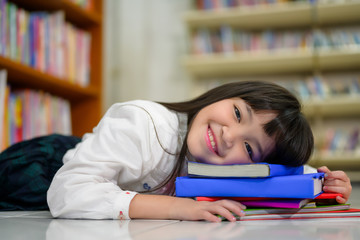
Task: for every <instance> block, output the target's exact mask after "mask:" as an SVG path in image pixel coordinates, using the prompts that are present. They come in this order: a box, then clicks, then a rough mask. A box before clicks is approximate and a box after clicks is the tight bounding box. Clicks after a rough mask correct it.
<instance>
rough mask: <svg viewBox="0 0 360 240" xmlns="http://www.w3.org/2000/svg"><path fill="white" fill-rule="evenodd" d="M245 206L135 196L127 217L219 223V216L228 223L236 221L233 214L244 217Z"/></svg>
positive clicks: (141, 195)
mask: <svg viewBox="0 0 360 240" xmlns="http://www.w3.org/2000/svg"><path fill="white" fill-rule="evenodd" d="M242 209H245V206H244V205H242V204H241V203H239V202H236V201H232V200H220V201H215V202H206V201H195V200H193V199H190V198H178V197H171V196H163V195H144V194H137V195H136V196H135V197H134V198H133V199H132V201H131V203H130V209H129V216H130V218H132V219H135V218H147V219H177V220H206V221H211V222H219V221H221V219H220V218H219V217H217V216H216V215H221V216H223V217H225V218H226V219H228V220H229V221H232V222H233V221H236V219H235V217H234V215H233V214H232V213H234V214H237V215H239V216H245V213H244V212H243V211H242Z"/></svg>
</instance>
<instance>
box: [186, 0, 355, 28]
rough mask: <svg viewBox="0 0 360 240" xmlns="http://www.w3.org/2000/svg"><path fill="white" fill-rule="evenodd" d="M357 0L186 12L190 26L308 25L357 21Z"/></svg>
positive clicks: (258, 26)
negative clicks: (351, 0)
mask: <svg viewBox="0 0 360 240" xmlns="http://www.w3.org/2000/svg"><path fill="white" fill-rule="evenodd" d="M359 12H360V1H353V2H341V3H321V4H317V5H316V4H315V5H311V4H309V3H307V2H289V3H279V4H268V5H259V6H245V7H236V8H229V9H221V10H195V11H189V12H187V13H185V15H184V19H185V22H186V23H187V25H188V26H189V28H191V29H193V28H198V27H220V26H221V25H223V24H228V25H230V26H233V27H239V28H244V29H252V30H254V29H264V28H284V27H292V28H293V27H308V26H311V25H312V24H318V25H329V24H342V23H351V22H356V21H360V14H359Z"/></svg>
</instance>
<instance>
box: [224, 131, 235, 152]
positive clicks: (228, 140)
mask: <svg viewBox="0 0 360 240" xmlns="http://www.w3.org/2000/svg"><path fill="white" fill-rule="evenodd" d="M222 140H223V142H224V145H225V146H226V147H227V148H231V147H232V146H233V145H234V141H235V132H234V130H232V128H230V127H228V126H223V127H222Z"/></svg>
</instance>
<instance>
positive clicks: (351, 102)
mask: <svg viewBox="0 0 360 240" xmlns="http://www.w3.org/2000/svg"><path fill="white" fill-rule="evenodd" d="M303 105H304V114H305V115H306V116H308V117H314V116H324V117H351V116H360V97H358V96H354V97H351V96H349V97H331V98H326V99H316V100H309V101H305V102H304V103H303Z"/></svg>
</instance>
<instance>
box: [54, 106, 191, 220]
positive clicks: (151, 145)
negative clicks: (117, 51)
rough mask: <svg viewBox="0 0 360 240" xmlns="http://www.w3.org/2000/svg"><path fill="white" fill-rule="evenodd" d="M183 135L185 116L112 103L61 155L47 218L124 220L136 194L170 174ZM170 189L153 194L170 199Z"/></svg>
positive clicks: (159, 108) (185, 122)
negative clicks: (93, 125)
mask: <svg viewBox="0 0 360 240" xmlns="http://www.w3.org/2000/svg"><path fill="white" fill-rule="evenodd" d="M84 117H86V116H84ZM186 131H187V118H186V116H185V114H179V113H176V112H174V111H169V110H168V109H167V108H165V107H164V106H162V105H160V104H157V103H154V102H150V101H143V100H137V101H130V102H125V103H117V104H114V105H113V106H111V107H110V109H109V110H108V111H107V112H106V114H105V115H104V117H103V118H102V119H101V121H100V123H99V124H98V125H97V126H96V127H95V128H94V130H93V132H92V133H87V134H85V135H84V137H83V139H82V141H81V143H79V144H77V145H76V147H75V148H74V149H71V150H69V151H68V152H67V153H66V154H65V156H64V158H63V162H64V165H63V166H62V167H61V168H60V170H59V171H58V172H57V173H56V175H55V177H54V179H53V181H52V183H51V186H50V188H49V191H48V196H47V200H48V205H49V207H50V211H51V214H52V215H53V216H54V217H63V218H90V219H118V218H121V219H129V205H130V201H131V200H132V198H133V197H134V196H135V195H136V194H137V192H139V191H145V190H149V189H151V188H154V187H156V186H157V185H158V184H159V183H161V182H162V181H163V180H164V179H165V178H166V177H167V176H168V175H169V174H170V173H171V170H172V169H173V167H174V166H175V163H176V160H177V157H178V154H179V152H180V149H181V146H182V144H183V140H184V138H185V135H186ZM173 189H174V183H173V182H171V183H169V184H168V185H167V186H166V187H164V188H162V189H160V190H158V191H155V192H154V193H156V194H170V193H171V191H173Z"/></svg>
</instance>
